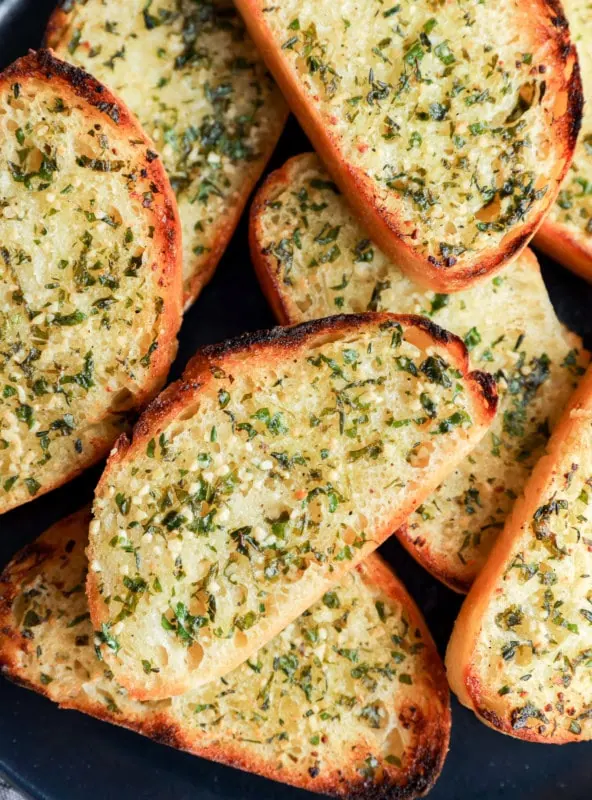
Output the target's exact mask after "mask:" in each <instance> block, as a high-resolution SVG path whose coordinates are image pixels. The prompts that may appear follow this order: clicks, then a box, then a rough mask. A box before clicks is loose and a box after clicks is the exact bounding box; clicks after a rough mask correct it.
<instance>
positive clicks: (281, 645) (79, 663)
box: [0, 514, 450, 798]
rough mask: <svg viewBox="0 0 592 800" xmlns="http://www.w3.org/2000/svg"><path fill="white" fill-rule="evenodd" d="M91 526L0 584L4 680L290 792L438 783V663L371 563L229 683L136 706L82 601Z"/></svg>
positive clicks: (441, 685)
mask: <svg viewBox="0 0 592 800" xmlns="http://www.w3.org/2000/svg"><path fill="white" fill-rule="evenodd" d="M87 529H88V515H86V514H79V515H76V516H74V517H72V518H70V519H69V520H65V521H63V522H62V523H59V524H58V526H56V527H55V528H54V529H52V530H50V531H49V532H48V533H47V534H45V535H44V536H43V537H41V539H40V540H38V542H36V543H35V544H34V545H32V546H31V548H29V551H28V552H27V553H26V554H23V555H22V556H19V557H17V559H16V560H15V561H14V562H13V564H12V565H10V566H9V567H8V568H7V570H6V571H5V573H4V575H3V576H2V580H1V581H0V597H1V599H2V610H1V611H0V614H2V624H3V626H4V628H3V630H10V638H4V639H3V640H2V645H1V646H0V662H2V663H3V666H4V671H5V672H6V674H8V675H9V676H11V677H13V678H14V679H17V680H20V681H21V682H24V683H25V684H27V685H28V686H29V687H30V688H33V689H36V690H37V691H40V692H42V693H43V694H45V695H47V696H48V697H49V698H51V699H52V700H54V701H56V702H58V703H60V704H61V705H62V706H65V707H68V708H75V709H79V710H80V711H85V712H87V713H90V714H93V715H95V716H98V717H101V718H103V719H108V720H110V721H112V722H114V723H117V724H120V725H124V726H127V727H131V728H133V729H135V730H138V731H139V732H141V733H144V734H145V735H147V736H150V737H152V738H155V739H159V740H160V741H163V742H166V743H167V744H172V745H174V746H176V747H179V748H182V749H187V750H190V751H192V752H194V753H197V754H200V755H205V756H207V757H210V758H214V759H216V760H220V761H223V762H226V763H230V764H232V765H233V766H238V767H242V768H245V769H249V770H251V771H254V772H260V773H261V774H265V775H267V776H268V777H272V778H275V779H276V780H282V781H285V782H288V783H293V784H295V785H297V786H303V787H307V788H311V789H316V790H319V791H329V792H331V793H332V794H337V795H346V796H351V795H352V793H353V792H354V790H357V792H358V793H359V795H358V794H356V796H360V797H364V796H368V797H370V796H375V795H373V794H372V791H374V792H376V791H377V790H378V787H381V789H382V791H384V790H385V789H387V787H388V789H389V790H390V791H395V790H396V788H397V787H401V789H403V787H404V789H405V795H404V796H405V797H409V798H413V797H415V796H417V795H418V794H420V793H421V794H423V792H424V791H425V790H426V789H427V788H428V787H429V786H430V785H431V783H432V782H433V780H434V779H435V778H436V777H437V774H438V772H439V770H440V766H441V763H442V761H443V759H444V757H445V754H446V750H447V744H448V730H449V725H450V711H449V707H448V691H447V687H446V683H445V678H444V672H443V667H442V664H441V662H440V660H439V658H438V655H437V653H436V651H435V647H434V644H433V642H432V641H431V639H430V637H429V634H428V633H427V631H426V629H425V626H424V624H423V622H422V621H421V619H420V618H419V615H418V612H417V611H416V609H415V607H414V606H413V604H412V602H411V601H410V600H409V597H408V595H407V594H406V592H405V590H404V589H403V588H402V586H401V585H400V584H399V583H398V581H397V580H396V578H395V577H394V576H393V575H392V573H390V571H389V570H388V568H387V567H386V566H385V565H383V564H382V563H381V562H380V561H379V560H378V559H377V558H376V557H371V559H370V562H369V564H368V565H364V566H362V567H361V568H360V571H357V570H354V571H352V572H351V573H349V574H348V575H347V576H346V577H345V578H344V580H343V582H342V583H341V584H339V585H337V586H336V587H334V588H333V589H332V590H331V591H330V592H328V593H327V594H326V595H325V596H324V597H323V598H322V600H321V601H320V602H318V603H317V604H316V605H314V606H313V607H312V608H311V609H310V610H308V611H307V612H306V613H305V614H303V615H302V616H301V617H300V618H299V619H297V620H296V621H295V622H294V623H292V624H291V625H289V626H288V627H287V628H286V629H285V630H284V631H283V632H282V633H281V634H280V635H279V636H277V637H276V638H275V639H274V640H273V641H271V642H270V643H269V645H268V646H266V647H264V648H262V649H260V650H259V651H258V652H257V653H256V654H254V655H253V657H252V658H251V659H249V660H248V661H247V662H246V663H244V664H243V665H242V666H241V667H239V668H238V669H236V670H235V671H234V672H232V673H230V674H229V675H227V676H226V677H225V678H224V680H218V681H214V682H212V683H209V684H208V685H207V686H204V687H202V688H200V689H197V690H194V691H192V692H190V693H188V694H186V695H183V696H181V697H176V698H173V699H172V700H168V701H164V702H148V703H138V702H137V701H134V700H133V699H131V698H130V697H129V696H128V694H127V693H126V691H125V689H123V688H122V687H121V686H120V685H118V684H117V682H116V681H115V679H114V677H113V673H112V672H111V671H110V670H109V669H108V667H107V666H106V664H105V663H104V662H103V661H102V660H101V658H100V649H101V646H102V643H103V641H104V639H105V636H107V638H108V637H109V634H106V633H105V632H101V631H99V632H95V631H93V627H92V624H91V621H90V614H89V610H88V605H87V600H86V596H85V593H84V582H85V576H86V569H87V562H86V558H85V555H84V547H85V544H86V540H87V533H86V532H87ZM143 669H144V670H145V671H146V673H149V672H150V671H151V670H152V669H155V666H154V664H153V662H150V661H148V660H146V661H145V662H144V665H143ZM366 793H367V795H366Z"/></svg>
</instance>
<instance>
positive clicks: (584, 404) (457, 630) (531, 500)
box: [446, 368, 592, 744]
mask: <svg viewBox="0 0 592 800" xmlns="http://www.w3.org/2000/svg"><path fill="white" fill-rule="evenodd" d="M591 414H592V369H590V368H589V369H588V371H587V373H586V375H585V376H584V378H583V379H582V381H581V383H580V385H579V386H578V388H577V389H576V391H575V392H574V394H573V396H572V398H571V400H570V402H569V404H568V406H567V408H566V410H565V412H564V414H563V416H562V418H561V421H560V422H559V424H558V425H557V427H556V429H555V431H554V432H553V434H552V436H551V439H550V440H549V444H548V446H547V451H546V454H545V455H544V456H543V457H542V458H541V459H540V460H539V461H538V463H537V465H536V467H535V469H534V471H533V473H532V475H531V478H530V480H529V481H528V483H527V485H526V487H525V489H524V493H523V495H522V497H521V498H520V499H519V500H518V501H517V502H516V504H515V505H514V508H513V510H512V514H511V515H510V517H509V518H508V521H507V522H506V525H505V527H504V530H503V531H502V532H501V534H500V536H499V537H498V539H497V541H496V543H495V545H494V548H493V550H492V552H491V555H490V556H489V559H488V561H487V563H486V565H485V567H484V568H483V569H482V571H481V572H480V573H479V575H478V577H477V579H476V581H475V583H474V584H473V587H472V588H471V591H470V592H469V594H468V596H467V598H466V600H465V601H464V603H463V605H462V608H461V610H460V613H459V615H458V618H457V620H456V622H455V625H454V630H453V632H452V636H451V638H450V641H449V643H448V648H447V651H446V670H447V674H448V683H449V685H450V688H451V689H452V691H453V692H454V693H455V694H456V696H457V697H458V699H459V700H460V702H461V703H462V704H463V705H464V706H466V707H467V708H470V709H471V710H472V711H473V712H474V713H475V714H476V715H477V716H478V717H479V719H480V720H481V721H482V722H484V723H485V724H486V725H488V726H489V727H491V728H494V729H495V730H497V731H500V732H501V733H504V734H507V735H508V736H513V737H515V738H518V739H524V740H526V741H529V742H540V743H547V744H548V743H552V744H566V743H568V742H573V741H576V740H581V737H579V739H578V737H574V736H573V735H570V733H569V732H568V731H567V730H556V731H555V732H554V733H553V734H552V736H543V735H541V734H540V733H539V732H538V731H537V730H536V729H535V728H529V727H523V728H521V729H520V730H519V731H518V732H517V731H516V730H515V729H513V728H512V726H511V724H510V721H509V720H508V718H507V716H504V717H501V716H500V715H499V714H498V713H496V712H494V711H492V710H491V708H489V707H488V696H489V695H490V690H489V687H487V686H485V685H484V684H483V682H482V680H481V678H480V676H479V670H478V669H477V666H476V663H475V649H476V645H477V641H478V639H479V637H480V635H481V630H482V620H483V616H484V613H485V611H486V609H487V607H488V606H489V604H490V602H491V600H492V598H493V597H494V596H495V594H496V592H497V591H498V587H499V582H500V578H501V577H502V576H503V574H504V573H505V572H506V570H507V568H508V563H509V560H510V558H511V556H512V554H513V553H514V550H515V545H516V543H517V541H518V540H519V538H520V537H521V536H522V534H523V532H524V528H525V526H527V525H528V523H529V521H530V520H531V519H532V517H533V516H534V514H535V512H536V510H537V509H538V508H539V506H540V505H541V499H542V498H543V497H545V496H546V491H547V487H548V486H549V484H550V482H551V481H552V479H553V477H554V476H555V475H556V474H557V464H558V463H559V462H560V459H561V457H562V455H563V453H564V450H565V444H566V442H569V440H570V438H571V437H572V436H573V435H574V433H575V432H577V431H578V429H580V428H581V425H582V420H583V419H585V420H587V421H588V422H589V420H590V415H591Z"/></svg>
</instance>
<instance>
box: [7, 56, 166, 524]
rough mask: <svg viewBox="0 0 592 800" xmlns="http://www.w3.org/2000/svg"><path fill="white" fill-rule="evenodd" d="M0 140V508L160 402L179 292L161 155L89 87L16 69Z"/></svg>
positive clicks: (84, 461)
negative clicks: (129, 416)
mask: <svg viewBox="0 0 592 800" xmlns="http://www.w3.org/2000/svg"><path fill="white" fill-rule="evenodd" d="M0 145H1V157H0V338H1V339H2V347H1V350H2V352H1V354H0V513H1V512H3V511H6V510H8V509H10V508H12V507H14V506H17V505H20V504H22V503H25V502H27V501H28V500H31V499H32V498H33V497H36V496H37V495H40V494H42V493H44V492H47V491H49V490H50V489H52V488H54V487H55V486H59V485H61V484H62V483H64V482H66V481H67V480H69V479H70V478H72V477H73V476H74V475H75V474H77V473H78V472H80V471H82V470H83V469H85V468H86V467H88V466H89V465H90V464H92V463H93V462H95V461H97V460H98V459H99V458H101V457H102V456H103V455H105V453H106V452H107V451H108V449H109V448H110V447H111V445H112V444H113V442H114V441H115V439H116V438H117V437H118V436H119V434H120V433H121V431H122V429H123V424H122V423H124V422H125V414H126V413H128V414H129V412H130V411H134V410H136V409H138V408H140V407H142V406H143V405H145V404H146V402H148V400H149V399H151V397H152V396H153V395H154V394H155V393H156V392H157V391H158V389H159V388H160V387H161V385H162V384H163V382H164V380H165V378H166V375H167V372H168V370H169V366H170V363H171V361H172V359H173V357H174V355H175V353H176V348H177V340H176V335H177V330H178V328H179V325H180V321H181V295H182V290H181V252H180V250H181V240H180V235H181V234H180V224H179V220H178V215H177V210H176V203H175V198H174V195H173V192H172V190H171V187H170V184H169V182H168V179H167V177H166V174H165V172H164V169H163V167H162V164H161V162H160V159H159V158H158V156H157V154H156V153H155V152H154V150H153V149H152V145H151V143H150V142H149V140H148V139H147V138H146V137H145V136H144V134H143V132H142V130H141V128H140V127H139V125H138V123H137V121H136V120H135V118H134V117H132V116H131V115H130V113H129V112H128V110H127V109H126V107H125V106H124V105H123V104H122V103H121V102H120V101H119V100H118V99H117V98H116V97H114V96H113V95H112V94H111V93H110V92H109V91H108V90H107V89H106V88H105V87H104V86H102V85H101V84H100V83H98V82H97V81H96V80H95V79H94V78H91V77H90V76H89V75H87V74H86V73H85V72H83V71H82V70H80V69H77V68H74V67H71V66H70V65H68V64H65V63H63V62H62V61H59V60H57V59H55V58H54V57H53V56H52V55H51V54H50V53H49V52H48V51H40V52H39V53H31V54H30V55H28V56H26V57H25V58H22V59H20V60H19V61H17V62H16V63H14V64H13V65H12V66H11V67H9V68H8V69H7V70H6V71H5V72H3V73H2V74H0ZM132 331H133V333H132Z"/></svg>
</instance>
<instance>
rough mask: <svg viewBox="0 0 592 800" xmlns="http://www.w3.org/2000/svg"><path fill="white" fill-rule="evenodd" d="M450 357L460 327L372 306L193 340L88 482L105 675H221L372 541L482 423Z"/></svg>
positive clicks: (489, 405) (163, 683)
mask: <svg viewBox="0 0 592 800" xmlns="http://www.w3.org/2000/svg"><path fill="white" fill-rule="evenodd" d="M466 367H467V361H466V351H465V348H464V346H463V345H462V343H461V342H460V340H458V339H456V338H454V337H451V336H449V335H448V334H446V333H444V332H443V331H441V330H440V329H438V328H437V327H434V326H432V325H431V324H430V323H429V322H427V321H424V320H421V319H420V318H404V317H395V316H393V315H388V314H378V315H360V316H357V317H356V316H351V317H341V318H333V319H331V320H321V321H319V322H313V323H308V324H305V325H302V326H299V327H296V328H292V329H287V330H286V329H276V330H275V331H272V332H270V333H269V334H256V335H254V336H245V337H244V338H243V339H239V340H237V341H236V342H234V343H226V344H223V345H220V346H218V347H214V348H206V349H205V350H204V351H202V353H199V354H198V355H197V356H196V358H195V360H194V362H193V363H192V364H190V366H189V367H188V369H187V371H186V373H185V376H184V379H183V380H182V381H181V382H180V383H179V384H177V385H175V386H173V387H172V388H169V389H168V390H167V392H166V393H165V395H164V396H163V397H162V399H160V400H158V401H156V402H155V403H154V404H153V406H152V407H150V408H149V409H148V411H147V412H146V413H145V415H144V416H143V417H142V419H141V420H140V423H139V424H138V426H137V427H136V430H135V433H134V439H133V442H132V444H131V446H129V447H128V446H127V445H126V443H125V442H122V443H120V445H119V447H118V448H117V450H116V451H114V453H113V454H112V456H111V458H110V461H109V463H108V466H107V469H106V471H105V473H104V474H103V477H102V479H101V482H100V484H99V487H98V489H97V492H96V497H95V504H94V514H95V520H94V521H93V523H92V525H91V536H90V549H89V561H90V563H91V570H90V573H89V584H88V592H89V598H90V606H91V613H92V615H93V622H94V624H95V626H96V627H97V628H99V627H101V626H103V628H104V630H105V631H106V632H108V636H107V637H106V639H105V641H104V643H103V646H102V651H103V654H104V657H105V659H106V660H108V662H109V664H110V665H111V666H112V668H113V670H114V672H115V674H116V676H117V679H118V680H119V681H120V682H121V683H123V684H124V685H125V686H127V687H128V688H129V690H130V692H131V693H132V694H133V695H134V696H136V697H139V698H146V699H147V698H152V697H159V696H170V695H171V694H178V693H180V692H182V691H185V690H186V689H188V688H190V687H192V686H195V685H199V684H201V683H204V682H206V681H208V680H212V679H213V678H215V677H217V676H220V675H223V674H224V673H225V672H228V671H229V670H231V669H232V668H234V666H236V665H238V664H239V663H241V662H242V661H244V660H245V658H247V657H249V655H250V654H251V653H253V652H254V651H255V650H256V649H257V648H258V647H260V646H261V645H262V644H264V643H265V642H266V641H268V640H269V639H270V638H271V637H272V636H274V635H275V634H276V633H277V632H278V631H279V630H281V629H282V628H283V627H285V626H286V624H287V623H288V622H289V621H290V620H291V619H294V618H295V617H296V616H297V615H298V614H299V613H301V611H303V610H304V609H306V608H308V607H309V606H310V605H311V603H312V602H314V601H315V600H316V599H317V598H318V597H320V596H321V595H322V594H323V593H324V592H326V591H327V590H328V589H329V588H330V587H331V586H332V585H333V584H334V583H335V582H336V581H337V580H339V578H340V576H341V575H342V574H343V573H344V572H346V571H347V570H349V569H351V568H352V567H353V566H354V565H355V564H356V563H357V562H359V561H361V560H362V559H363V558H364V557H365V556H366V555H367V554H368V553H370V552H371V551H372V550H374V549H375V548H376V547H377V546H378V545H379V544H380V543H381V542H382V541H383V540H384V539H385V538H386V537H387V536H388V535H389V534H390V533H391V532H392V531H393V530H394V529H395V528H396V527H398V525H399V524H400V523H401V522H402V521H403V520H404V519H406V517H407V516H408V514H409V513H411V511H412V510H413V509H414V508H415V507H416V506H417V505H418V504H419V503H420V502H421V501H422V499H423V498H424V497H425V495H426V494H427V493H428V492H429V491H430V489H431V488H434V487H435V486H436V485H437V483H438V480H439V476H441V475H442V474H443V473H444V472H446V471H450V470H451V469H452V468H453V467H454V464H455V462H456V461H458V460H459V459H460V458H462V457H463V455H465V454H466V453H467V452H469V451H470V450H471V449H472V447H474V445H475V443H476V441H477V440H478V439H479V438H480V437H481V436H482V435H483V433H484V431H485V430H486V427H487V425H488V424H489V423H490V421H491V418H492V415H493V413H494V411H495V405H496V399H495V395H494V393H493V392H492V388H493V387H492V384H491V381H490V380H489V379H488V378H487V377H486V376H484V375H482V374H477V373H471V374H469V373H467V371H466ZM143 662H149V663H150V664H151V665H152V666H151V669H150V671H149V673H148V674H145V673H144V670H143V669H142V663H143ZM153 669H154V671H153Z"/></svg>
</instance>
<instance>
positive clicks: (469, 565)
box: [250, 154, 588, 591]
mask: <svg viewBox="0 0 592 800" xmlns="http://www.w3.org/2000/svg"><path fill="white" fill-rule="evenodd" d="M250 237H251V252H252V258H253V262H254V264H255V266H256V269H257V272H258V275H259V280H260V282H261V285H262V287H263V289H264V291H265V293H266V295H267V298H268V300H269V302H270V304H271V306H272V308H273V309H274V311H275V314H276V316H277V317H278V319H279V321H280V322H282V323H284V324H286V323H292V324H293V323H298V322H302V321H304V320H306V319H314V318H318V317H326V316H329V315H330V314H336V313H340V312H346V313H350V312H360V311H368V310H375V311H376V310H377V311H396V312H401V313H411V314H421V315H423V316H427V317H429V318H430V319H432V320H433V321H434V322H436V323H437V324H438V325H441V326H442V327H444V328H446V329H447V330H450V331H453V332H454V333H456V334H457V335H458V336H461V337H462V338H463V339H464V341H465V344H466V345H467V347H468V349H469V350H470V351H471V361H472V363H473V364H474V365H476V366H478V367H480V368H483V369H486V370H488V371H489V372H491V374H492V375H493V376H494V377H495V378H496V382H497V386H498V392H499V394H500V410H499V413H498V415H497V417H496V419H495V421H494V423H493V425H492V427H491V430H490V431H489V433H488V434H487V436H485V437H484V439H483V440H482V441H481V442H480V443H479V444H478V445H477V447H476V448H475V450H473V452H472V453H471V454H470V455H469V456H468V457H467V458H466V459H465V460H464V461H463V462H462V463H461V464H459V465H458V467H457V469H456V470H455V471H454V472H452V473H451V474H450V475H449V476H448V477H447V478H446V479H445V480H444V482H443V483H442V485H441V486H440V487H439V488H438V490H437V491H436V492H435V493H434V494H433V495H431V496H430V497H429V498H428V499H427V500H426V501H425V502H424V503H422V505H421V506H420V507H419V508H418V509H417V511H416V512H415V513H414V514H412V515H411V517H410V518H409V520H408V522H407V523H406V525H405V526H403V527H402V528H401V529H400V530H399V531H398V532H397V535H398V536H399V538H400V539H401V541H402V543H403V544H404V545H405V546H406V547H407V548H408V549H409V551H410V552H411V553H412V555H413V556H414V557H415V558H417V559H418V560H419V561H420V563H421V564H422V565H423V566H424V567H425V568H426V569H428V570H430V572H431V573H432V574H433V575H434V576H435V577H437V578H438V579H439V580H442V581H444V582H445V583H447V584H448V585H449V586H450V587H451V588H453V589H456V590H457V591H468V589H469V588H470V585H471V583H472V581H473V580H474V578H475V576H476V575H477V573H478V572H479V570H480V569H481V567H482V565H483V564H484V563H485V560H486V559H487V555H488V553H489V551H490V549H491V546H492V544H493V542H494V541H495V538H496V536H497V535H498V533H499V532H500V530H501V529H502V528H503V525H504V521H505V518H506V516H507V514H508V513H509V511H510V509H511V507H512V504H513V502H514V500H515V499H516V497H517V496H518V495H520V493H521V492H522V488H523V486H524V483H525V481H526V480H527V478H528V476H529V474H530V471H531V469H532V467H533V466H534V464H535V463H536V461H537V460H538V458H539V457H540V455H541V454H542V451H543V448H544V446H545V443H546V441H547V439H548V435H549V427H553V424H554V423H555V422H556V420H557V419H558V417H559V416H560V414H561V410H562V408H563V406H564V405H565V403H566V402H567V400H568V398H569V395H570V394H571V392H572V391H573V388H574V386H575V385H576V383H577V381H578V380H579V378H580V376H581V374H583V371H584V367H585V365H586V363H587V360H588V355H587V353H585V351H582V348H581V341H580V339H579V337H577V336H575V335H574V334H572V333H570V332H569V331H567V330H566V329H565V328H564V327H563V325H561V323H560V322H559V321H558V319H557V317H556V315H555V312H554V310H553V307H552V305H551V302H550V300H549V297H548V295H547V291H546V289H545V285H544V283H543V279H542V277H541V274H540V271H539V268H538V265H537V262H536V259H535V257H534V256H533V254H532V253H531V252H530V251H529V250H527V251H525V252H524V253H523V254H522V255H520V256H519V257H518V258H517V260H516V261H515V262H514V263H513V264H512V265H510V266H508V267H507V268H505V269H504V270H503V272H501V273H500V274H499V275H497V276H496V277H494V278H490V279H488V280H487V281H482V282H480V283H479V284H478V285H476V286H474V287H472V288H471V289H467V290H465V291H463V292H458V293H456V294H451V295H448V294H438V293H434V292H433V291H431V290H425V289H422V288H421V287H419V286H417V284H415V283H413V282H412V281H411V280H409V278H407V277H406V276H405V275H404V274H403V273H402V272H401V270H400V269H399V268H398V267H397V266H396V265H395V264H393V263H392V262H391V261H389V259H388V258H387V257H386V256H385V255H384V253H382V252H381V251H380V250H379V248H378V247H376V245H374V243H373V242H372V241H371V240H370V239H368V236H367V234H366V232H365V231H364V229H363V228H362V227H361V226H360V224H359V222H358V221H357V220H356V218H355V217H354V215H353V213H352V211H351V210H350V208H349V207H348V205H347V203H346V202H345V198H344V197H343V196H342V195H340V194H339V190H338V189H337V187H336V185H335V184H334V183H333V182H332V181H331V179H330V177H329V175H328V174H327V173H326V172H325V170H324V169H323V167H322V166H321V164H320V162H319V160H318V158H317V157H316V156H314V155H312V154H306V155H302V156H297V157H296V158H293V159H291V160H290V161H288V162H287V164H286V165H285V166H284V167H283V168H282V169H280V170H277V171H276V172H274V173H272V175H271V176H270V177H269V178H268V180H267V181H266V183H265V184H264V185H263V187H262V188H261V190H260V192H259V194H258V195H257V198H256V200H255V202H254V204H253V207H252V214H251V228H250Z"/></svg>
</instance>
